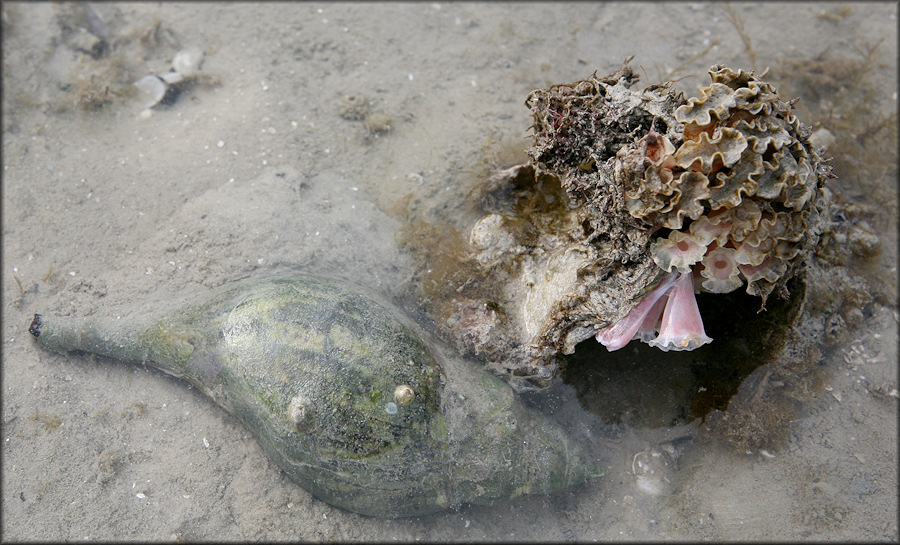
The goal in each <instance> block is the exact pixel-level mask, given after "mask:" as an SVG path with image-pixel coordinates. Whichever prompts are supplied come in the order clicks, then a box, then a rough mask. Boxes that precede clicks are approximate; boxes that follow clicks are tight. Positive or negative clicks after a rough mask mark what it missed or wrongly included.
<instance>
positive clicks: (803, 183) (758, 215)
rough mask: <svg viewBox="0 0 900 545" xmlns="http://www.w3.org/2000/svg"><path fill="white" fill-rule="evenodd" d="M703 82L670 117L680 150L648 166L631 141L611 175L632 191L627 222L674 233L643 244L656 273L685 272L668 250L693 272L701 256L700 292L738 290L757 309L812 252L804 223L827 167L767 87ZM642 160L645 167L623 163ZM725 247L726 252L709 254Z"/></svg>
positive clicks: (719, 72) (736, 77) (728, 80)
mask: <svg viewBox="0 0 900 545" xmlns="http://www.w3.org/2000/svg"><path fill="white" fill-rule="evenodd" d="M709 73H710V76H711V77H712V80H713V83H711V84H710V85H709V86H707V87H705V88H703V89H701V90H700V97H699V98H691V99H688V100H687V102H686V103H685V104H683V105H681V106H679V107H678V108H676V109H675V111H674V118H675V120H676V121H677V122H678V123H681V124H682V131H681V132H682V135H683V140H682V141H681V142H680V145H678V146H677V148H676V149H675V150H674V151H673V152H671V153H670V154H669V157H662V158H661V157H659V156H658V154H657V155H654V156H653V157H652V158H651V157H650V156H649V155H647V154H646V152H642V151H641V150H642V149H644V148H646V146H644V145H642V142H641V141H640V140H639V141H637V142H635V143H634V144H628V145H625V146H623V147H622V148H621V149H620V150H619V152H618V155H617V162H618V163H619V164H620V165H621V166H620V167H619V168H617V170H616V172H617V174H618V177H619V179H620V181H621V183H622V184H623V185H624V186H625V187H626V188H631V189H630V190H629V189H626V191H625V208H626V210H627V211H628V213H629V214H630V215H631V216H633V217H634V218H637V219H640V220H642V221H643V222H644V223H645V224H646V225H648V227H649V228H651V229H654V228H657V227H665V228H668V229H673V230H674V231H672V232H671V233H669V234H668V235H667V238H666V239H663V240H661V241H660V240H657V241H656V242H654V243H653V244H651V247H650V249H651V253H652V254H653V258H654V261H655V262H656V263H657V265H659V266H660V267H661V268H663V269H664V270H670V269H671V267H672V266H673V264H676V265H674V266H680V267H681V268H683V266H684V265H683V263H684V262H683V260H682V257H683V253H684V252H683V251H681V252H679V251H678V250H677V248H676V246H675V245H676V244H678V246H679V247H681V248H687V247H688V246H690V247H691V248H692V254H691V260H692V262H693V260H694V257H695V254H696V252H697V251H698V250H697V247H699V246H703V247H706V248H707V250H706V252H705V253H706V255H705V257H703V258H702V259H699V260H697V261H699V262H700V263H701V266H699V267H700V272H701V274H702V275H703V276H704V278H705V281H703V282H702V283H701V286H702V288H703V289H704V290H706V291H711V292H714V293H727V292H729V291H733V290H735V289H738V288H739V287H741V286H743V285H745V284H746V286H747V292H748V293H750V294H752V295H758V296H760V297H761V298H762V299H763V301H765V299H766V297H767V296H768V295H769V294H770V293H771V292H772V291H773V289H775V288H776V287H777V286H782V287H783V285H784V282H785V281H786V280H787V277H790V276H792V274H793V272H794V270H795V268H796V267H797V265H798V261H799V260H801V259H802V257H803V255H804V254H803V252H802V251H801V250H802V249H803V248H804V247H805V248H809V247H810V246H812V245H813V244H814V243H815V238H816V237H815V236H811V237H810V236H808V235H809V229H808V225H809V223H810V221H809V215H810V214H811V213H815V211H814V208H815V203H816V196H817V194H818V192H819V188H820V186H821V178H822V176H821V175H822V174H823V172H824V168H825V167H823V166H820V163H819V157H818V156H817V155H816V152H815V151H814V149H813V148H812V147H811V146H810V145H809V142H808V139H807V138H808V134H807V132H806V131H805V130H804V129H803V128H802V126H801V124H800V122H799V121H798V120H797V118H796V117H795V116H794V115H793V113H792V112H791V109H792V108H791V105H790V104H789V103H786V102H784V101H782V100H781V99H780V98H779V97H778V94H777V93H776V91H775V89H774V88H773V87H772V86H771V85H770V84H768V83H766V82H763V81H761V80H759V79H758V78H757V77H756V76H755V75H754V74H753V73H750V72H745V71H744V70H737V71H735V70H732V69H730V68H725V67H722V66H713V67H712V68H711V69H710V71H709ZM651 132H652V129H651ZM641 153H643V154H644V156H645V157H646V161H644V162H640V161H636V160H634V159H633V158H629V156H630V155H634V154H638V155H640V154H641ZM667 159H670V160H667ZM617 166H618V165H617ZM685 201H687V202H685ZM713 226H715V228H713ZM676 233H678V234H676ZM724 246H729V248H730V249H729V250H728V251H726V250H724V249H720V250H718V251H717V250H716V248H722V247H724ZM714 252H715V253H714ZM726 254H728V255H729V258H728V262H729V263H731V265H728V266H727V269H728V273H727V275H726V276H725V277H724V278H719V279H718V280H717V279H715V278H714V276H715V277H716V278H718V277H719V276H721V275H725V274H726V273H725V271H724V269H723V268H722V267H725V261H724V260H723V259H724V256H725V255H726ZM713 261H714V262H713ZM738 265H740V266H738ZM717 268H718V269H717ZM713 270H717V271H718V273H717V275H712V273H711V272H710V271H713ZM745 270H746V271H747V273H748V274H745V273H744V271H745Z"/></svg>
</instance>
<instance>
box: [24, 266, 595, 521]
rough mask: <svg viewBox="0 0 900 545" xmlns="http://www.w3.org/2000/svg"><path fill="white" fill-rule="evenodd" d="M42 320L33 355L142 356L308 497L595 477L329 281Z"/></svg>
mask: <svg viewBox="0 0 900 545" xmlns="http://www.w3.org/2000/svg"><path fill="white" fill-rule="evenodd" d="M122 321H125V320H106V321H103V320H94V319H79V318H48V317H41V316H38V315H36V316H35V321H34V322H33V323H32V327H31V332H32V334H33V335H35V336H36V337H37V340H38V342H39V343H40V344H42V345H43V346H45V347H47V348H50V349H54V350H59V351H68V350H82V351H86V352H92V353H97V354H101V355H106V356H110V357H113V358H117V359H122V360H127V361H133V362H143V363H146V364H148V365H152V366H155V367H158V368H160V369H162V370H164V371H166V372H168V373H171V374H173V375H176V376H179V377H182V378H184V379H186V380H188V381H189V382H191V383H192V384H194V385H196V386H197V387H198V388H200V389H201V390H202V391H203V392H205V393H206V394H207V395H209V396H210V397H211V398H212V399H213V400H215V401H216V403H218V404H219V405H221V406H222V407H224V408H225V409H226V410H227V411H229V412H230V413H232V414H234V415H235V416H237V417H238V418H239V419H240V420H241V421H242V422H243V423H244V424H245V425H246V426H247V427H248V428H249V429H250V430H251V431H252V432H253V433H254V434H255V435H256V437H257V438H258V439H259V442H260V444H262V446H263V447H264V449H265V450H266V452H268V454H269V455H270V456H271V457H272V458H273V459H274V460H275V461H276V462H277V463H278V465H279V466H280V467H281V468H282V469H283V470H284V471H285V472H286V473H287V474H288V475H289V476H290V477H291V478H292V479H294V480H295V481H296V482H298V483H299V484H300V485H301V486H303V487H304V488H305V489H307V490H309V491H310V492H312V493H313V494H314V495H315V496H316V497H318V498H320V499H322V500H324V501H326V502H328V503H330V504H332V505H335V506H338V507H341V508H344V509H347V510H350V511H354V512H357V513H362V514H366V515H374V516H382V517H400V516H412V515H420V514H426V513H431V512H435V511H439V510H442V509H445V508H449V507H454V506H457V505H459V504H461V503H465V502H471V503H480V504H492V503H495V502H498V501H503V500H508V499H510V498H514V497H516V496H518V495H521V494H528V493H552V492H556V491H558V490H561V489H564V488H567V487H569V486H572V485H576V484H579V483H581V482H584V481H585V480H586V479H587V478H589V477H591V476H597V475H599V474H600V473H601V471H600V470H599V469H598V468H597V467H596V464H594V463H593V462H591V461H590V459H589V457H588V456H587V455H586V453H585V452H584V451H583V450H582V449H581V448H580V447H579V446H578V445H577V444H575V443H573V442H572V441H571V440H570V439H569V438H567V437H566V435H565V434H564V432H563V431H562V429H561V428H559V427H558V426H557V425H556V424H554V423H553V422H551V421H550V420H548V419H546V418H544V417H543V416H541V415H540V414H538V413H536V412H534V411H533V410H531V409H529V408H527V407H525V406H524V405H522V404H521V402H520V401H519V400H518V399H517V398H516V397H515V395H514V394H513V392H512V390H511V389H510V387H509V386H508V385H507V384H506V383H504V382H503V381H502V380H500V379H498V378H497V377H495V376H493V375H490V374H488V373H487V372H485V371H483V370H482V369H480V368H479V367H478V366H475V365H472V364H467V363H466V362H463V361H457V360H453V359H447V360H446V361H443V360H439V359H437V358H436V357H435V354H434V353H432V351H431V350H429V348H428V347H427V346H426V345H425V344H424V343H423V341H422V339H421V338H420V336H419V335H418V334H417V333H416V332H415V330H414V329H413V328H412V327H411V326H410V325H409V324H408V323H407V321H406V320H405V319H404V318H403V317H402V316H401V315H399V314H398V312H397V311H396V310H394V309H393V308H392V307H391V306H389V305H387V304H385V303H382V302H380V301H377V300H376V299H374V298H373V297H371V296H369V295H364V294H363V292H362V291H360V290H359V288H356V287H352V286H348V285H346V284H344V283H340V282H337V281H333V280H327V279H321V278H314V277H308V276H293V277H285V278H275V279H268V280H262V281H259V280H257V281H254V280H245V281H241V282H236V283H233V284H229V285H226V286H223V287H221V288H219V289H217V290H214V291H213V292H212V293H211V294H210V295H209V296H207V297H204V298H202V300H200V301H198V302H196V303H193V304H187V305H185V306H184V307H183V308H178V309H175V310H174V311H171V312H166V313H162V314H161V315H155V316H153V317H150V318H148V319H147V320H146V321H144V322H143V323H140V324H125V325H122V324H120V323H119V322H122Z"/></svg>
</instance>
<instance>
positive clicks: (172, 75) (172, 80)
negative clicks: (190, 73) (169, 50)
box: [159, 70, 184, 85]
mask: <svg viewBox="0 0 900 545" xmlns="http://www.w3.org/2000/svg"><path fill="white" fill-rule="evenodd" d="M159 79H161V80H163V81H164V82H166V83H168V84H169V85H174V84H176V83H179V82H180V81H182V80H183V79H184V76H183V75H182V74H181V73H179V72H176V71H175V70H172V71H171V72H166V73H165V74H160V75H159Z"/></svg>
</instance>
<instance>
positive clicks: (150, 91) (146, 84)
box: [134, 74, 166, 109]
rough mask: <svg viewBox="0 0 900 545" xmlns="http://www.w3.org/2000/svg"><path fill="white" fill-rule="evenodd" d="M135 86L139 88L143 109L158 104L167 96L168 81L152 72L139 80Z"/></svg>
mask: <svg viewBox="0 0 900 545" xmlns="http://www.w3.org/2000/svg"><path fill="white" fill-rule="evenodd" d="M134 86H135V87H137V88H138V96H139V98H138V100H140V101H141V108H142V109H146V108H152V107H154V106H156V105H157V104H159V101H160V100H162V99H163V97H164V96H166V83H165V82H164V81H163V80H161V79H160V78H159V77H158V76H154V75H152V74H150V75H147V76H144V77H142V78H141V79H139V80H137V81H136V82H134Z"/></svg>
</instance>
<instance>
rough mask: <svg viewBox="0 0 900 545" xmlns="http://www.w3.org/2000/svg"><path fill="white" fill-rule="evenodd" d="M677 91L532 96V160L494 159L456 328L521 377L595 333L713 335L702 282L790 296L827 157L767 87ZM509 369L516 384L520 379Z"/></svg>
mask: <svg viewBox="0 0 900 545" xmlns="http://www.w3.org/2000/svg"><path fill="white" fill-rule="evenodd" d="M709 74H710V76H711V78H712V82H711V83H710V84H709V85H708V86H706V87H704V88H703V89H701V91H700V96H699V97H698V98H690V99H685V97H684V96H683V94H682V93H676V91H675V90H674V88H673V86H672V85H671V84H670V83H667V84H664V85H652V86H650V87H647V88H645V89H642V90H636V89H633V88H632V87H633V85H634V83H635V82H636V81H637V79H638V78H637V76H636V75H635V74H634V72H633V71H632V70H631V69H630V68H629V67H628V64H627V61H626V63H625V64H624V65H623V66H622V67H621V68H620V69H619V70H617V71H616V72H614V73H612V74H610V75H608V76H605V77H598V76H597V75H596V73H595V74H594V75H592V76H591V77H589V78H587V79H585V80H583V81H579V82H576V83H572V84H564V85H554V86H552V87H550V88H548V89H539V90H536V91H533V92H532V93H531V94H529V96H528V98H527V99H526V105H527V106H528V107H529V108H530V109H531V110H532V113H533V116H534V125H533V129H534V140H533V143H532V145H531V147H530V148H529V149H528V150H526V153H527V154H528V155H529V156H530V158H531V161H529V162H528V163H526V164H523V165H518V166H516V167H513V168H511V169H508V170H506V171H502V172H499V173H496V174H495V175H494V176H493V177H492V178H491V179H490V180H488V182H487V183H486V184H485V187H484V188H483V190H482V194H483V197H482V203H481V205H482V208H483V209H484V210H485V211H486V212H488V214H487V215H485V216H484V217H482V218H481V219H480V220H479V221H478V222H476V224H475V225H474V226H473V227H472V229H471V231H470V243H471V245H472V247H473V249H474V252H475V259H474V261H475V262H477V263H478V264H479V267H478V268H477V269H476V270H474V271H473V273H472V280H471V282H470V283H469V284H467V285H466V286H464V288H463V289H461V290H459V292H460V297H458V298H457V299H456V300H455V301H454V303H453V304H454V305H456V306H455V308H454V312H452V313H451V314H452V315H453V317H452V319H451V322H453V326H452V327H451V328H449V329H451V330H453V329H454V328H455V330H453V331H451V337H455V338H456V339H457V341H458V344H459V345H462V346H463V347H464V348H466V349H467V350H469V351H470V352H474V353H476V354H477V355H479V356H481V357H484V358H486V359H488V360H489V361H490V362H491V364H492V365H493V366H494V367H495V368H498V370H499V371H501V373H502V374H505V375H508V376H510V377H518V378H521V379H523V380H524V382H525V383H526V384H523V382H522V381H518V382H519V385H520V387H524V388H529V387H532V386H538V387H541V386H545V385H547V384H548V383H549V380H550V379H551V378H552V377H554V376H556V374H557V372H558V362H557V359H556V357H555V356H556V355H558V354H560V353H562V354H571V353H572V352H573V351H574V347H575V345H576V344H577V343H579V342H581V341H583V340H585V339H587V338H589V337H591V336H596V337H597V339H598V340H599V341H600V342H602V343H603V344H604V345H605V346H606V347H607V348H608V349H610V350H615V349H618V348H621V347H623V346H625V345H626V344H627V343H628V342H629V341H631V340H632V339H635V338H637V339H640V340H642V341H644V342H648V343H650V344H651V345H653V346H656V347H658V348H660V349H662V350H693V349H695V348H697V347H699V346H702V345H703V344H706V343H708V342H710V341H711V340H712V339H710V338H709V337H708V336H706V334H705V331H704V328H703V322H702V319H701V316H700V312H699V309H698V305H697V301H696V299H695V293H696V292H709V293H729V292H732V291H735V290H737V289H739V288H742V287H744V288H745V290H746V292H747V293H749V294H751V295H753V296H757V297H759V298H760V301H761V305H760V310H763V309H764V308H765V303H766V299H767V298H768V297H769V296H770V295H771V294H773V293H775V294H777V295H779V296H781V297H787V296H788V295H789V293H788V289H787V283H788V281H790V280H791V279H792V278H793V277H795V276H797V275H798V274H799V273H801V272H802V271H803V269H804V266H805V261H806V260H807V259H808V258H809V257H810V255H811V252H812V250H813V248H814V247H815V245H816V243H817V241H818V239H819V235H820V234H821V233H822V232H823V230H824V229H825V228H826V225H827V210H826V209H827V207H828V206H829V203H830V193H829V192H828V190H827V189H826V188H825V187H824V183H825V181H826V179H827V178H828V177H829V176H830V173H829V169H828V167H827V166H826V165H825V163H824V162H823V161H822V159H821V158H820V156H819V155H818V152H817V151H816V150H815V149H813V147H812V146H811V145H810V143H809V140H808V138H809V131H807V129H806V128H805V127H804V126H803V125H802V124H801V122H800V121H799V120H798V119H797V118H796V116H794V115H793V113H792V103H791V102H786V101H784V100H782V99H781V98H779V96H778V94H777V92H776V90H775V89H774V88H773V87H772V85H771V84H769V83H767V82H765V81H763V80H762V79H761V77H760V76H757V75H756V74H754V73H752V72H746V71H744V70H732V69H730V68H726V67H723V66H713V67H712V68H710V70H709ZM513 382H514V383H515V382H516V381H515V380H514V381H513Z"/></svg>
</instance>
